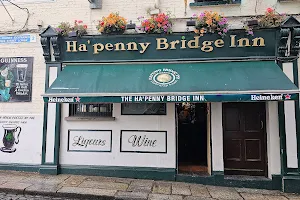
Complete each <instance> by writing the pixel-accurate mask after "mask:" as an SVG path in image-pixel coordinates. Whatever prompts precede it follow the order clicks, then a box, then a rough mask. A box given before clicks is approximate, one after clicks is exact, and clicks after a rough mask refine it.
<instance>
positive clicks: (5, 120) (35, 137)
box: [0, 113, 43, 165]
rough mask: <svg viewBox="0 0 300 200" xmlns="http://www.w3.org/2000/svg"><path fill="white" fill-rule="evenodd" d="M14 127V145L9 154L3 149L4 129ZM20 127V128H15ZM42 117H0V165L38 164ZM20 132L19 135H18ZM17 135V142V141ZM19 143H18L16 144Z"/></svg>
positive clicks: (40, 151) (39, 160)
mask: <svg viewBox="0 0 300 200" xmlns="http://www.w3.org/2000/svg"><path fill="white" fill-rule="evenodd" d="M7 126H8V127H12V126H14V127H15V128H16V129H15V132H14V137H15V138H16V143H15V144H14V145H13V147H12V148H11V150H13V149H15V151H14V150H13V151H12V152H11V153H9V152H8V151H7V148H6V149H5V148H3V147H4V143H3V139H2V138H3V137H4V128H5V127H7ZM17 127H20V128H17ZM42 127H43V116H42V115H36V114H34V115H25V114H22V115H20V114H15V115H13V114H2V113H1V115H0V163H1V164H2V163H22V164H30V165H32V164H40V163H41V154H42V145H41V144H42V136H43V135H42V134H41V130H42ZM19 131H20V133H19ZM18 135H19V140H18ZM18 141H19V142H18Z"/></svg>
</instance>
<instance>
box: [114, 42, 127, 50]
mask: <svg viewBox="0 0 300 200" xmlns="http://www.w3.org/2000/svg"><path fill="white" fill-rule="evenodd" d="M115 51H126V49H125V44H124V43H122V42H119V43H116V44H115Z"/></svg>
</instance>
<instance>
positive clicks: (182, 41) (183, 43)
mask: <svg viewBox="0 0 300 200" xmlns="http://www.w3.org/2000/svg"><path fill="white" fill-rule="evenodd" d="M185 43H186V40H181V47H180V49H186V45H185Z"/></svg>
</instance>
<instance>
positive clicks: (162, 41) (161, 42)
mask: <svg viewBox="0 0 300 200" xmlns="http://www.w3.org/2000/svg"><path fill="white" fill-rule="evenodd" d="M167 41H168V40H167V39H166V38H156V42H157V45H156V49H157V50H161V49H168V48H169V44H168V43H167ZM161 45H164V47H161Z"/></svg>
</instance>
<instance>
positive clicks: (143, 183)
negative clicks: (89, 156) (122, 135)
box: [0, 171, 300, 200]
mask: <svg viewBox="0 0 300 200" xmlns="http://www.w3.org/2000/svg"><path fill="white" fill-rule="evenodd" d="M299 187H300V186H299ZM1 192H2V193H1ZM14 193H18V194H19V195H14ZM20 194H22V195H20ZM24 194H25V195H24ZM37 195H38V196H37ZM50 196H54V197H50ZM62 196H65V197H62ZM66 197H68V198H66ZM1 199H5V200H29V199H31V200H37V199H39V200H44V199H49V200H79V199H81V200H86V199H89V200H91V199H97V200H99V199H100V200H101V199H102V200H103V199H105V200H114V199H116V200H255V199H256V200H258V199H259V200H289V199H291V200H300V195H297V194H288V193H282V192H280V191H277V190H262V189H248V188H233V187H218V186H205V185H201V184H190V183H182V182H171V181H153V180H141V179H128V178H112V177H111V178H109V177H101V176H77V175H67V174H63V175H41V174H38V173H25V172H15V171H0V200H1Z"/></svg>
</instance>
